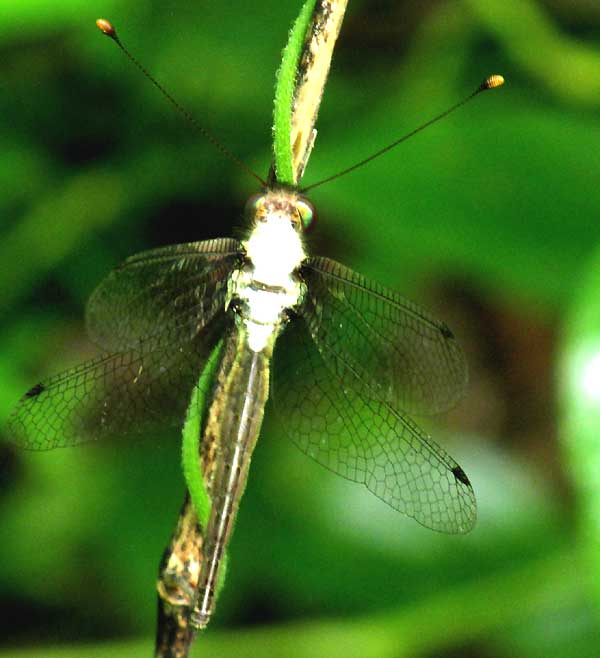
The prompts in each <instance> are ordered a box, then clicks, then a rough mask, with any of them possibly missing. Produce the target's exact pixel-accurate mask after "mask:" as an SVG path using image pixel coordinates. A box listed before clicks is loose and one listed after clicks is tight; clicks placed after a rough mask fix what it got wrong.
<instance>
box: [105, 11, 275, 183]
mask: <svg viewBox="0 0 600 658" xmlns="http://www.w3.org/2000/svg"><path fill="white" fill-rule="evenodd" d="M96 27H97V28H98V29H99V30H100V31H101V32H102V33H104V34H106V36H107V37H110V38H111V39H112V40H113V41H114V42H115V43H116V44H117V46H119V48H120V49H121V51H122V52H123V53H124V54H125V56H126V57H127V59H128V60H129V61H130V62H131V63H132V64H133V65H134V66H135V67H136V68H137V69H138V70H139V71H140V72H141V73H142V75H144V76H145V77H146V78H148V80H150V82H151V83H152V84H153V85H154V86H155V87H156V88H157V89H158V91H160V93H161V94H162V95H163V96H164V98H166V99H167V101H169V103H170V104H171V105H172V106H173V107H174V108H175V109H176V110H177V111H178V112H179V113H180V114H181V115H182V116H183V117H185V119H187V121H188V122H189V123H190V124H191V125H192V126H194V128H195V129H196V130H197V131H198V132H199V133H200V134H201V135H202V136H203V137H205V138H206V139H207V140H208V141H209V142H210V143H211V144H212V145H213V146H214V147H215V148H216V149H217V150H219V151H220V152H221V153H222V154H223V155H224V156H225V157H226V158H228V159H229V160H231V161H232V162H234V163H235V164H236V165H238V167H241V168H242V169H243V170H244V171H245V172H247V173H248V174H250V175H251V176H253V177H254V178H256V180H258V181H259V182H260V183H261V184H262V185H263V186H264V187H266V185H267V183H266V181H264V180H263V179H262V178H261V177H260V176H259V175H258V174H257V173H255V172H254V171H252V169H250V167H248V166H247V165H245V164H244V163H243V162H242V161H241V160H240V159H239V158H237V157H236V156H235V155H233V153H232V152H231V151H230V150H229V149H228V148H227V147H225V146H224V145H223V144H221V142H220V141H219V140H218V139H217V138H216V137H215V136H214V135H213V134H212V133H211V132H210V131H209V130H207V129H206V128H204V126H201V125H200V124H199V123H198V121H196V119H195V118H194V117H193V116H192V115H191V114H190V113H189V112H188V111H187V110H186V109H185V108H184V107H182V106H181V105H180V104H179V103H178V102H177V101H176V100H175V99H174V98H173V96H171V94H170V93H169V92H168V91H167V90H166V89H165V88H164V87H163V86H162V85H161V84H160V83H159V82H158V81H157V80H156V78H155V77H154V76H153V75H151V74H150V73H149V72H148V71H147V70H146V69H145V68H144V67H143V66H142V65H141V64H140V62H138V60H137V59H136V58H135V57H134V56H133V55H132V54H131V53H130V52H129V50H128V49H127V48H126V47H125V46H124V45H123V43H122V42H121V40H120V39H119V37H118V35H117V31H116V30H115V28H114V27H113V25H112V24H111V23H110V22H109V21H107V20H106V19H104V18H99V19H98V20H97V21H96Z"/></svg>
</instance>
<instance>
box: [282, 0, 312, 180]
mask: <svg viewBox="0 0 600 658" xmlns="http://www.w3.org/2000/svg"><path fill="white" fill-rule="evenodd" d="M315 2H316V0H306V2H305V3H304V5H303V6H302V9H301V11H300V15H299V16H298V18H297V19H296V22H295V23H294V25H293V27H292V29H291V31H290V36H289V39H288V42H287V45H286V47H285V48H284V50H283V54H282V59H281V66H280V67H279V71H278V72H277V83H276V87H275V109H274V123H273V131H274V132H273V156H274V159H275V175H276V178H277V182H278V183H281V184H283V185H295V183H296V172H294V165H293V154H292V110H293V103H294V90H295V87H296V74H297V70H298V64H299V62H300V56H301V54H302V48H303V46H304V40H305V38H306V33H307V30H308V28H309V27H310V24H311V17H312V13H313V10H314V7H315Z"/></svg>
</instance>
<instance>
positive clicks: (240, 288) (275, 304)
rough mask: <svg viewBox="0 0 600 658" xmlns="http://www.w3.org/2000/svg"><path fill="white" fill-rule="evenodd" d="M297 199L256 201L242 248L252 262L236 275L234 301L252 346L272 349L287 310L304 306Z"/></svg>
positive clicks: (279, 195) (273, 196) (281, 195)
mask: <svg viewBox="0 0 600 658" xmlns="http://www.w3.org/2000/svg"><path fill="white" fill-rule="evenodd" d="M296 199H297V197H296V195H294V194H291V193H288V192H282V191H272V192H267V193H266V194H265V195H263V196H261V197H258V198H257V199H256V201H255V202H254V207H253V216H252V228H251V231H250V235H249V236H248V239H247V240H245V241H244V242H243V243H242V244H243V247H244V250H245V252H246V258H247V261H246V264H245V265H244V267H242V268H240V269H238V270H236V271H235V272H234V273H233V274H232V277H231V287H230V295H229V297H230V299H236V300H238V302H239V310H240V318H241V321H242V322H243V323H244V325H245V327H246V330H247V333H248V345H249V347H250V349H252V350H253V351H255V352H260V351H261V350H263V349H265V347H267V346H268V345H271V346H272V343H273V341H274V339H275V338H276V336H277V333H278V331H279V328H280V326H281V324H282V322H283V321H284V319H285V316H286V311H287V310H288V309H292V308H294V307H296V306H297V305H298V303H299V302H300V301H301V297H302V294H303V288H304V284H303V283H302V281H301V280H300V278H299V277H298V275H297V273H296V272H297V270H298V268H299V266H300V264H301V263H302V261H303V260H304V259H305V258H306V253H305V251H304V245H303V241H302V222H301V218H300V215H299V213H298V210H297V208H296V203H295V202H296Z"/></svg>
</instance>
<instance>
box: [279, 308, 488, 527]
mask: <svg viewBox="0 0 600 658" xmlns="http://www.w3.org/2000/svg"><path fill="white" fill-rule="evenodd" d="M327 349H328V347H327V345H326V344H325V343H323V342H322V343H320V344H319V349H317V346H316V345H315V343H314V342H313V340H312V339H311V336H310V334H309V332H308V329H307V327H306V325H305V322H304V319H303V318H301V317H300V318H296V319H294V320H293V321H292V322H291V323H290V325H289V326H288V327H287V328H286V329H285V331H284V332H283V334H282V335H281V336H280V337H279V338H278V340H277V342H276V346H275V353H274V361H273V381H272V399H273V407H274V409H275V411H276V413H277V415H278V416H279V419H280V422H281V424H282V426H284V428H285V430H286V431H287V433H288V434H289V436H290V438H291V439H292V440H293V441H294V442H295V443H296V445H297V446H298V447H299V448H300V449H301V450H302V451H303V452H305V453H306V454H308V455H309V456H310V457H312V458H313V459H315V460H316V461H317V462H319V463H320V464H322V465H323V466H326V467H327V468H328V469H330V470H332V471H334V472H335V473H338V474H339V475H341V476H343V477H345V478H347V479H349V480H352V481H354V482H361V483H363V484H364V485H365V486H366V487H367V488H368V489H369V490H370V491H372V492H373V493H374V494H375V495H376V496H378V497H379V498H381V499H382V500H383V501H385V502H386V503H387V504H388V505H390V506H391V507H393V508H394V509H396V510H398V511H400V512H403V513H404V514H407V515H408V516H411V517H413V518H414V519H416V520H417V521H418V522H419V523H420V524H422V525H424V526H426V527H428V528H433V529H434V530H438V531H442V532H450V533H459V532H461V533H462V532H468V531H469V530H470V529H471V527H472V526H473V524H474V522H475V517H476V503H475V496H474V494H473V489H472V487H471V484H470V482H469V480H468V478H467V476H466V475H465V473H464V471H463V470H462V469H461V467H460V466H459V465H458V464H457V463H456V462H455V461H454V460H453V459H452V457H450V456H449V455H447V454H446V453H445V452H444V451H443V450H442V449H441V448H440V447H439V446H437V445H436V444H435V443H434V442H433V441H432V439H431V438H430V437H429V436H428V435H427V434H425V433H424V432H423V431H422V430H421V429H419V428H418V427H417V426H416V425H415V424H414V423H413V422H412V421H411V420H410V419H408V418H407V417H405V416H403V415H401V414H399V413H398V412H397V411H395V410H394V409H393V408H392V407H391V406H390V405H389V404H388V403H387V402H385V401H383V400H382V399H381V397H380V396H379V394H378V391H377V390H375V389H373V388H372V387H371V385H370V382H369V381H368V380H367V381H365V380H362V379H360V378H359V377H358V376H357V374H356V373H355V372H353V371H351V370H348V369H346V370H344V371H343V376H340V374H339V372H337V371H336V370H334V369H332V368H330V367H328V366H329V363H332V362H335V357H333V358H332V359H325V358H324V356H323V352H324V351H325V350H327Z"/></svg>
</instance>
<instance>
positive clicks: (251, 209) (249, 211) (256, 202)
mask: <svg viewBox="0 0 600 658" xmlns="http://www.w3.org/2000/svg"><path fill="white" fill-rule="evenodd" d="M264 199H265V195H264V194H263V193H262V192H258V193H257V194H253V195H252V196H251V197H250V198H249V199H248V201H246V205H245V206H244V215H245V216H246V217H247V218H248V219H252V218H253V217H254V216H255V215H256V213H257V212H258V210H259V208H260V207H261V206H262V204H263V202H264Z"/></svg>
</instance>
